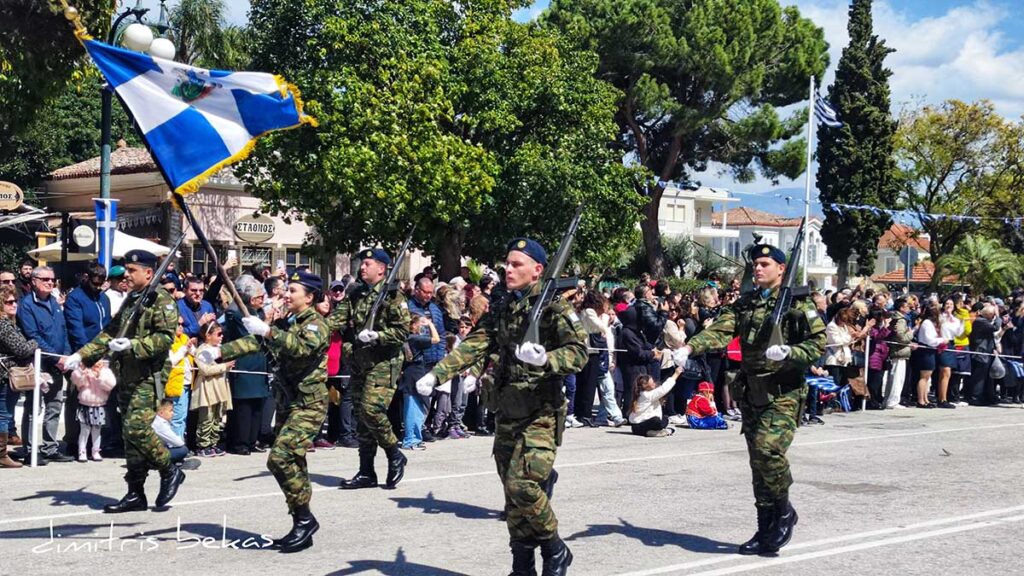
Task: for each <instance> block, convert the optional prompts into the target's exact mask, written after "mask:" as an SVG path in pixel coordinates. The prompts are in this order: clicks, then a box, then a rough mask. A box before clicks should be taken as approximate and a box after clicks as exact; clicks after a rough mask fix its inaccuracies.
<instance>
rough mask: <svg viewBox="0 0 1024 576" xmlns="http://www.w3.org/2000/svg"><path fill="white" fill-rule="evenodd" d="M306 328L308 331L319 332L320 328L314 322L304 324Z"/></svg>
mask: <svg viewBox="0 0 1024 576" xmlns="http://www.w3.org/2000/svg"><path fill="white" fill-rule="evenodd" d="M306 330H309V331H310V332H319V331H320V328H319V327H318V326H317V325H316V324H306Z"/></svg>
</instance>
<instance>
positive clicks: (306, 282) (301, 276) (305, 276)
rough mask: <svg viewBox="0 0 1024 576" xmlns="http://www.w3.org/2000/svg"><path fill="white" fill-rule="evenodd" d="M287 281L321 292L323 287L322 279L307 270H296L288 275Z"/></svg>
mask: <svg viewBox="0 0 1024 576" xmlns="http://www.w3.org/2000/svg"><path fill="white" fill-rule="evenodd" d="M288 281H289V282H294V283H295V284H301V285H303V286H305V287H306V288H307V289H309V290H311V291H313V292H321V291H323V289H324V281H323V280H321V279H320V277H319V276H317V275H316V274H313V273H312V272H309V271H308V270H296V271H295V272H293V273H292V275H291V276H289V277H288Z"/></svg>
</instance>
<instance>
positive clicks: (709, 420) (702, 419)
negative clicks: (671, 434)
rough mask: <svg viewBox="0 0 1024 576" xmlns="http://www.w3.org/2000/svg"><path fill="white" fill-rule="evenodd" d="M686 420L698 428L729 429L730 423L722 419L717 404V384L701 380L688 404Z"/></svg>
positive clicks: (692, 426) (691, 425)
mask: <svg viewBox="0 0 1024 576" xmlns="http://www.w3.org/2000/svg"><path fill="white" fill-rule="evenodd" d="M686 422H687V424H689V425H690V428H694V429H697V430H727V429H728V428H729V425H728V424H727V423H726V422H725V420H723V419H722V416H721V415H720V414H719V413H718V408H717V407H716V406H715V385H714V384H712V383H711V382H701V383H700V384H698V385H697V394H695V395H694V397H693V398H690V402H689V403H688V404H687V405H686Z"/></svg>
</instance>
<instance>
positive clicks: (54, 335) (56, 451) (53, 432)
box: [17, 266, 74, 462]
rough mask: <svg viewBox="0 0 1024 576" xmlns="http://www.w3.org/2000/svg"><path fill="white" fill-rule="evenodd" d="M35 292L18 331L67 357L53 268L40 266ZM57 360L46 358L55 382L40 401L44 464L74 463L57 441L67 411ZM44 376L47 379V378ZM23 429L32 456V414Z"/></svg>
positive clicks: (21, 311)
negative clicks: (62, 418)
mask: <svg viewBox="0 0 1024 576" xmlns="http://www.w3.org/2000/svg"><path fill="white" fill-rule="evenodd" d="M31 282H32V292H31V293H29V294H26V295H25V297H24V298H22V300H21V303H20V305H19V306H18V317H17V319H18V327H19V328H21V332H22V333H23V334H24V335H25V337H26V338H28V339H29V340H35V341H36V342H37V343H38V344H39V349H40V350H42V351H43V352H45V353H49V354H57V355H60V356H67V355H68V354H70V353H71V346H70V345H69V344H68V332H67V327H66V324H65V321H64V312H63V311H62V310H61V308H60V304H58V303H57V299H56V298H55V297H53V296H52V293H53V287H54V282H56V276H55V275H54V273H53V268H50V267H49V266H37V267H36V268H35V269H33V270H32V279H31ZM58 359H59V358H56V357H54V356H47V355H46V354H44V355H43V371H44V372H45V373H46V374H48V375H49V376H50V378H52V379H53V383H52V384H50V385H49V388H48V389H47V391H46V392H45V393H44V394H43V397H42V398H41V399H40V400H41V403H42V404H43V405H44V406H45V407H46V411H45V413H44V414H43V435H42V436H43V437H42V442H41V443H40V446H39V454H40V456H42V459H41V460H40V462H45V461H47V460H50V461H54V462H71V461H72V460H74V458H71V457H70V456H65V455H63V454H61V453H60V443H59V442H58V441H57V430H58V428H59V427H60V412H61V409H62V408H63V407H64V376H63V375H62V374H61V371H60V370H59V369H58V368H57V360H58ZM46 374H44V376H43V378H46ZM32 394H33V393H32V392H26V393H25V402H26V403H25V405H26V406H32ZM21 429H22V430H23V433H24V434H25V437H24V439H23V441H24V443H25V450H26V454H31V453H32V452H31V445H30V444H31V442H32V410H25V413H24V415H23V416H22V420H21Z"/></svg>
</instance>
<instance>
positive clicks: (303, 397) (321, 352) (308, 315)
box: [220, 306, 330, 406]
mask: <svg viewBox="0 0 1024 576" xmlns="http://www.w3.org/2000/svg"><path fill="white" fill-rule="evenodd" d="M264 342H266V344H267V347H268V348H270V350H271V351H272V352H273V353H274V354H275V355H276V356H277V361H278V364H277V371H276V374H275V378H274V384H275V386H277V387H278V392H279V393H280V394H282V395H283V399H284V403H285V404H286V405H292V404H297V405H300V406H308V405H310V404H312V403H314V402H318V401H321V402H322V401H326V400H327V345H328V344H329V343H330V332H329V329H328V327H327V322H326V321H325V320H324V318H323V316H321V315H320V313H319V312H317V311H316V309H315V308H314V307H312V306H310V307H309V308H306V309H305V310H303V311H302V312H300V313H298V314H297V315H295V316H293V317H292V318H290V319H289V322H288V326H287V329H283V328H279V327H277V326H275V327H274V328H273V329H272V330H271V331H270V334H269V335H268V337H267V338H265V339H264ZM259 350H260V343H259V341H258V340H257V339H256V337H255V336H252V335H249V336H245V337H243V338H239V339H238V340H232V341H231V342H226V343H224V344H222V345H221V347H220V354H221V358H223V359H224V360H225V361H228V360H233V359H235V358H238V357H241V356H245V355H246V354H252V353H253V352H258V351H259Z"/></svg>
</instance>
